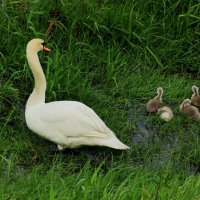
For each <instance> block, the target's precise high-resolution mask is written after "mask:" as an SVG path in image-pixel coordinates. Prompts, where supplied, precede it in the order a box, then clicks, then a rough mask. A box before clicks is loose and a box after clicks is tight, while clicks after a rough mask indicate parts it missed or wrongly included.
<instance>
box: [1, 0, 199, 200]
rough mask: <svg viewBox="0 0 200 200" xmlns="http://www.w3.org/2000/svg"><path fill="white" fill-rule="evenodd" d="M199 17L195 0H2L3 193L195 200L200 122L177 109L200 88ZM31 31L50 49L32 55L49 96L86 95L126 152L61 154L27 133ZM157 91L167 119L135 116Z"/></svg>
mask: <svg viewBox="0 0 200 200" xmlns="http://www.w3.org/2000/svg"><path fill="white" fill-rule="evenodd" d="M55 11H56V13H57V15H55ZM199 13H200V3H199V1H197V0H172V1H170V0H162V1H159V0H152V1H147V0H132V1H131V0H127V1H124V0H115V1H114V0H110V1H107V0H101V1H100V0H99V1H95V0H85V1H82V0H79V1H78V0H46V1H31V0H19V1H14V0H9V1H7V0H3V1H2V3H1V5H0V36H1V44H0V169H1V171H0V199H2V200H4V199H5V200H8V199H9V200H11V199H12V200H13V199H44V200H46V199H51V200H52V199H59V200H60V199H76V200H77V199H81V200H82V199H87V200H88V199H112V200H113V199H119V200H122V199H181V200H183V199H195V200H196V199H199V198H200V178H199V172H200V146H199V145H200V144H199V140H200V133H199V131H200V127H199V124H198V123H194V122H192V121H191V120H190V119H189V118H186V117H185V116H183V115H180V113H179V105H180V104H181V102H182V101H183V99H185V98H190V97H191V95H192V91H191V86H192V85H194V84H196V85H197V86H200V82H199V77H198V75H199V69H200V68H199V64H200V56H199V54H200V32H199V30H200V15H199ZM53 15H54V16H55V19H56V23H55V24H54V26H53V27H52V29H51V31H50V32H49V34H46V31H47V29H48V26H49V20H50V19H52V18H53ZM36 37H39V38H43V39H44V40H45V41H46V42H47V43H48V45H49V47H50V48H51V49H52V52H51V53H49V54H44V53H40V54H39V57H40V61H41V63H42V66H43V69H44V71H45V75H46V79H47V92H46V101H47V102H49V101H54V100H78V101H81V102H84V103H85V104H87V105H88V106H90V107H92V108H93V109H94V110H95V111H96V112H97V113H98V114H99V115H100V116H101V118H102V119H103V120H104V121H105V122H106V124H107V125H108V126H109V127H110V128H111V129H112V130H113V131H114V132H115V133H116V135H117V137H118V138H119V139H120V140H121V141H123V142H124V143H125V144H127V145H129V146H130V147H131V149H130V150H129V151H116V150H112V149H109V148H104V147H83V148H80V149H78V150H66V151H65V152H63V153H61V152H57V151H55V148H56V146H55V145H54V144H53V143H50V142H48V141H46V140H45V139H42V138H40V137H39V136H37V135H35V134H34V133H32V132H31V131H30V130H29V129H28V128H27V126H26V123H25V119H24V109H25V104H26V100H27V98H28V96H29V94H30V93H31V91H32V88H33V86H34V83H33V77H32V74H31V72H30V70H29V67H28V64H27V61H26V57H25V48H26V44H27V42H28V41H29V40H30V39H32V38H36ZM158 86H162V87H163V88H164V91H165V93H164V102H165V103H166V104H167V105H170V106H171V107H172V108H173V111H174V114H175V117H174V119H173V120H172V121H170V122H168V123H164V122H163V121H161V120H160V119H159V117H158V116H157V115H148V114H146V113H145V112H143V110H144V105H145V103H146V102H147V100H148V99H150V98H152V97H153V96H154V95H155V93H156V88H157V87H158ZM142 125H143V129H141V128H140V127H141V126H142ZM148 126H151V127H153V128H151V129H145V127H148ZM146 130H148V131H146ZM145 131H146V132H145Z"/></svg>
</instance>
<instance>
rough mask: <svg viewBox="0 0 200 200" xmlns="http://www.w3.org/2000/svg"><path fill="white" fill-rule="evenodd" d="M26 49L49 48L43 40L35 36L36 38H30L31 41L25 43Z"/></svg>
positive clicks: (46, 49) (45, 49)
mask: <svg viewBox="0 0 200 200" xmlns="http://www.w3.org/2000/svg"><path fill="white" fill-rule="evenodd" d="M27 50H31V51H35V52H38V51H42V50H44V51H50V49H49V48H48V47H47V46H46V43H45V42H44V40H42V39H39V38H36V39H32V40H31V41H29V43H28V44H27Z"/></svg>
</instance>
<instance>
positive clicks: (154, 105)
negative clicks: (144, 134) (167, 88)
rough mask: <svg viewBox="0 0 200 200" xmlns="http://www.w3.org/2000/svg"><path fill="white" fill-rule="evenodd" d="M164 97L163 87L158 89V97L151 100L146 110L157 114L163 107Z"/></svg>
mask: <svg viewBox="0 0 200 200" xmlns="http://www.w3.org/2000/svg"><path fill="white" fill-rule="evenodd" d="M162 95H163V89H162V88H161V87H158V88H157V96H156V97H154V98H153V99H150V100H149V101H148V102H147V104H146V110H147V111H148V112H155V111H157V110H158V109H159V108H161V107H162V105H163V100H162Z"/></svg>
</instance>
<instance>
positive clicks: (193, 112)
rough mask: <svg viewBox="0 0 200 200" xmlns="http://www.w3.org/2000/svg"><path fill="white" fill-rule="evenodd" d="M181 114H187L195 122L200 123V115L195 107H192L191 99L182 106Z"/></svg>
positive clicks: (186, 100)
mask: <svg viewBox="0 0 200 200" xmlns="http://www.w3.org/2000/svg"><path fill="white" fill-rule="evenodd" d="M180 112H182V113H185V114H186V115H188V116H189V117H191V118H192V119H193V120H194V121H196V122H198V121H200V113H199V111H198V109H197V108H196V107H195V106H192V105H191V100H190V99H185V100H184V101H183V102H182V104H181V105H180Z"/></svg>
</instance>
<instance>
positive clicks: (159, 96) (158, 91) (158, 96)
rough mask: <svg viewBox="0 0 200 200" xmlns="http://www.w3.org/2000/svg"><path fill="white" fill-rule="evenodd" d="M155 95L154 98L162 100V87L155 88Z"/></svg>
mask: <svg viewBox="0 0 200 200" xmlns="http://www.w3.org/2000/svg"><path fill="white" fill-rule="evenodd" d="M157 94H158V95H157V96H156V97H155V98H157V99H162V95H163V88H162V87H158V88H157Z"/></svg>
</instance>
